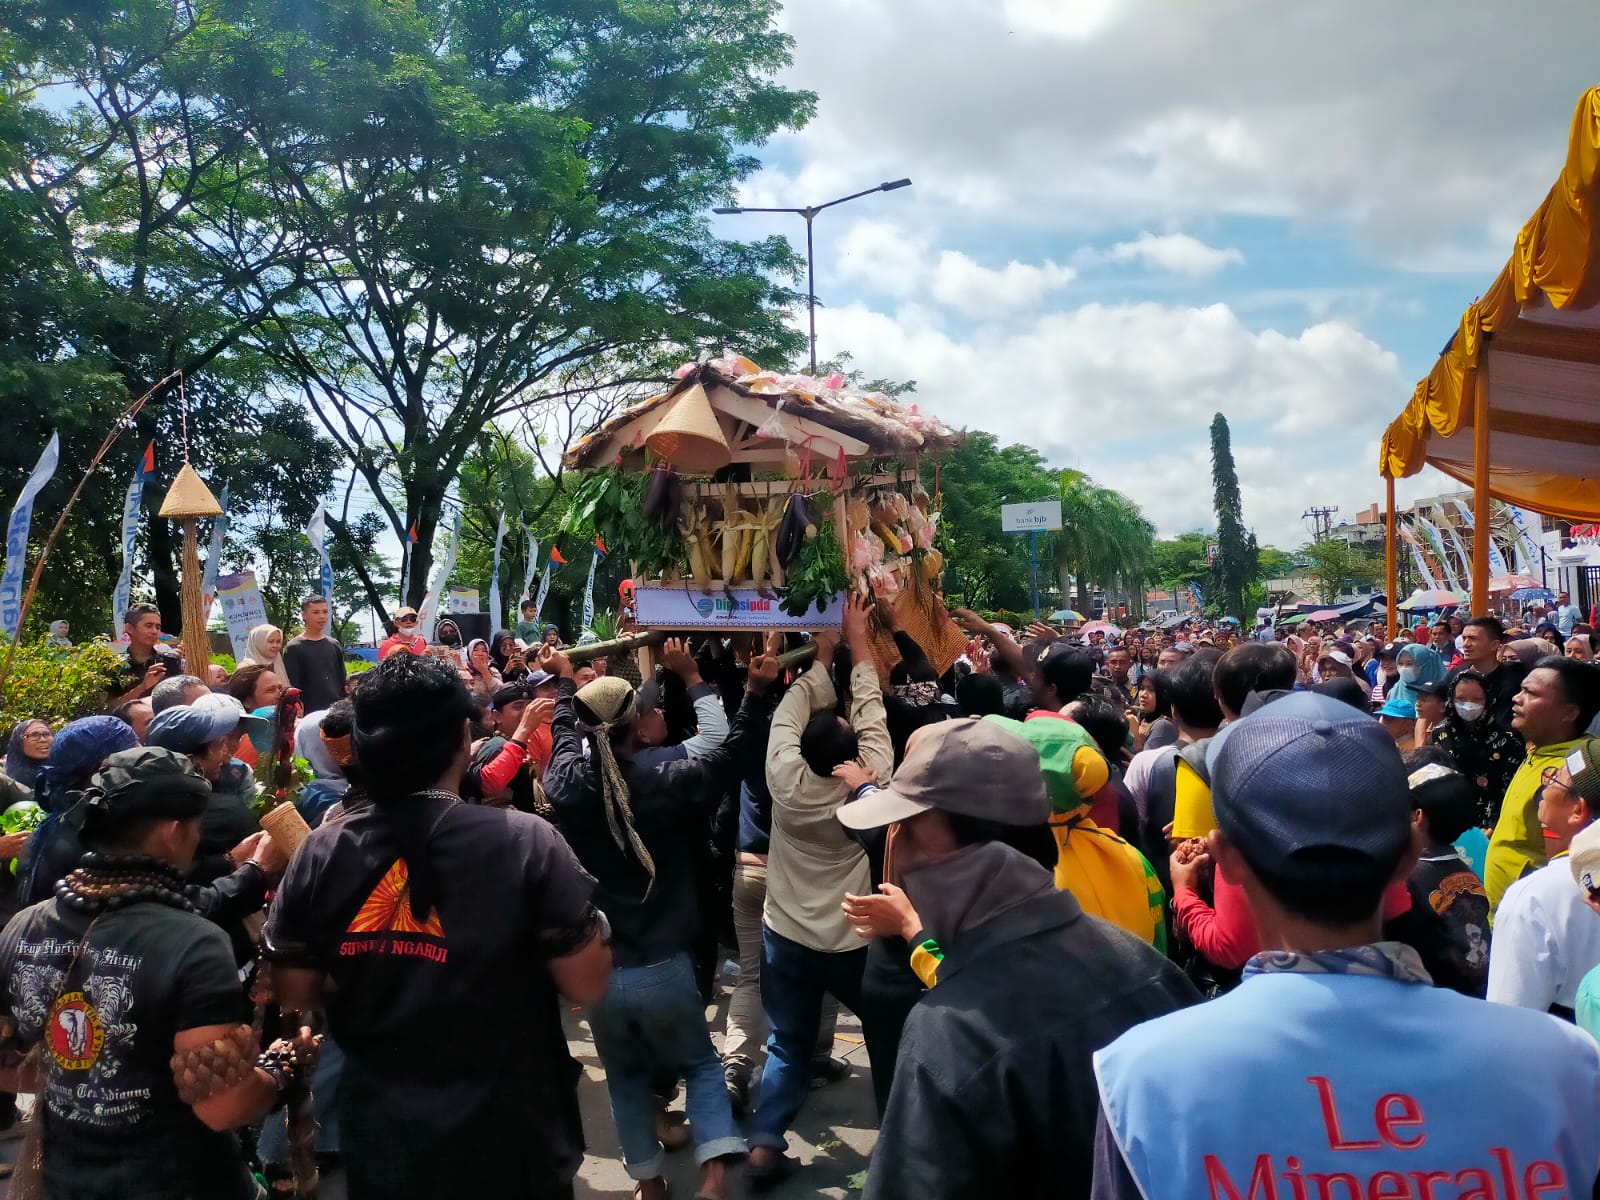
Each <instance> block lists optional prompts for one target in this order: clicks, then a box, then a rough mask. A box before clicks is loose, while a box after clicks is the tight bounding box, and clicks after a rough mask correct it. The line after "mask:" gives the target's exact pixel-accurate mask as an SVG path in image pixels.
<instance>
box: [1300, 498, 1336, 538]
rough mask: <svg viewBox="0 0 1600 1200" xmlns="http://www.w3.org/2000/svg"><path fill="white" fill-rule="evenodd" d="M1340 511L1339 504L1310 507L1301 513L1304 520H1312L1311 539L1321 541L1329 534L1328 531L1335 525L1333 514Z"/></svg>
mask: <svg viewBox="0 0 1600 1200" xmlns="http://www.w3.org/2000/svg"><path fill="white" fill-rule="evenodd" d="M1338 511H1339V506H1338V505H1337V504H1334V505H1331V506H1329V507H1326V508H1308V509H1306V511H1305V512H1303V513H1301V514H1300V519H1301V520H1302V521H1305V520H1309V521H1310V522H1311V540H1312V541H1313V542H1320V541H1322V539H1323V538H1325V537H1327V536H1328V531H1329V530H1330V529H1331V528H1332V527H1333V514H1334V513H1336V512H1338Z"/></svg>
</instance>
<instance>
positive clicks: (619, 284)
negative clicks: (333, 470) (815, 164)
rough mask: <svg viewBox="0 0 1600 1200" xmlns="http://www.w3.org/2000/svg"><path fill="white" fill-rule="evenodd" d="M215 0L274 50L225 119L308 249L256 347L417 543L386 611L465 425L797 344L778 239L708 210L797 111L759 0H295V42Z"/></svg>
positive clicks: (249, 3)
mask: <svg viewBox="0 0 1600 1200" xmlns="http://www.w3.org/2000/svg"><path fill="white" fill-rule="evenodd" d="M237 7H238V8H239V10H240V11H241V13H243V14H247V15H248V19H249V20H250V21H251V22H252V23H253V24H255V25H257V26H258V27H260V28H264V29H270V30H275V31H276V30H281V31H282V35H281V36H278V37H270V36H269V37H262V38H258V39H255V40H254V41H253V42H252V43H251V46H250V51H249V52H248V53H246V54H244V55H242V56H241V58H240V60H239V61H238V62H237V65H236V69H235V71H234V72H233V73H232V78H231V86H230V88H229V89H228V93H227V96H226V104H227V106H228V112H229V115H230V118H231V119H232V120H233V121H234V122H235V123H236V124H237V125H238V126H239V127H240V128H241V129H244V130H246V131H248V133H249V134H250V136H251V138H252V140H253V141H254V142H255V144H258V145H259V146H260V147H261V148H262V153H263V155H264V157H265V160H266V166H267V171H268V174H269V177H270V179H271V181H272V187H273V196H274V199H275V203H276V210H275V219H276V220H277V221H278V222H279V223H280V224H282V225H283V226H285V227H287V228H291V229H295V230H297V231H299V232H300V234H301V235H302V236H303V237H304V238H305V239H306V240H307V241H308V243H309V244H311V245H313V246H314V247H315V248H316V249H315V253H314V255H313V256H312V260H311V262H310V265H309V268H308V270H309V275H310V279H309V284H308V287H307V289H306V291H305V293H304V297H303V299H302V301H301V302H300V303H299V304H297V305H295V306H294V307H292V308H288V309H280V310H279V311H277V312H276V313H275V316H274V320H273V323H272V327H271V330H270V335H271V336H269V337H264V338H263V339H262V340H261V345H262V347H263V349H264V350H266V351H267V352H269V353H270V354H272V355H273V356H274V357H275V358H276V359H277V360H278V361H279V362H281V363H282V364H283V365H284V366H285V367H286V368H287V369H288V370H289V371H291V372H292V373H293V375H294V376H295V377H296V378H297V379H298V381H299V383H300V385H301V387H302V388H303V390H304V392H305V395H306V398H307V400H308V402H309V404H310V406H311V408H312V411H314V412H315V413H316V414H317V416H318V417H319V419H320V420H321V421H322V422H323V424H324V426H325V428H326V430H327V432H328V433H329V435H330V436H332V437H333V438H334V439H335V440H336V441H337V442H338V443H339V444H340V446H341V447H342V449H343V450H344V452H345V453H346V455H348V456H349V458H350V459H351V461H353V462H354V464H355V465H356V468H357V470H358V471H359V472H360V473H361V474H362V476H363V477H364V478H365V479H366V480H367V482H368V483H369V485H370V486H371V488H372V490H373V491H374V492H375V493H377V494H379V495H380V496H384V497H385V499H384V500H383V507H384V512H385V515H386V517H387V518H388V520H389V522H390V525H391V527H392V528H393V530H394V532H395V534H396V536H398V537H401V538H404V537H405V535H406V532H407V530H408V529H410V528H411V527H413V526H415V528H416V530H417V535H418V541H417V545H416V549H415V552H414V560H413V566H412V571H411V576H410V587H411V595H410V596H408V597H407V599H408V600H410V601H412V602H415V601H416V600H417V599H418V598H419V597H420V595H421V590H422V588H423V586H424V580H425V579H426V576H427V574H428V572H429V569H430V567H431V560H432V553H431V547H432V542H433V535H434V532H435V529H436V528H437V525H438V523H439V520H440V515H441V510H442V505H443V502H444V498H445V495H446V491H447V489H448V488H449V487H450V485H451V483H452V481H453V480H454V478H455V476H456V474H457V472H458V471H459V469H460V468H461V466H462V464H463V462H464V461H465V460H466V457H467V455H468V454H469V453H470V452H471V450H472V448H473V446H474V444H475V442H476V441H477V438H478V436H479V433H480V431H481V430H482V429H483V428H484V427H485V426H486V425H488V424H490V423H494V422H497V421H502V420H505V419H507V418H513V417H525V418H528V419H529V420H530V421H531V422H532V423H533V424H534V425H537V424H538V423H539V420H540V419H541V418H542V416H543V415H544V413H545V410H546V408H547V406H548V405H550V404H552V403H556V402H559V401H561V400H563V399H568V398H571V397H574V396H578V397H582V396H587V395H591V394H595V393H597V392H598V393H600V394H602V395H603V394H604V388H605V385H606V384H607V383H608V382H614V381H631V382H633V383H639V382H642V381H646V380H655V379H661V378H664V377H665V376H666V374H667V372H668V369H669V367H670V366H672V365H676V362H677V361H681V359H682V358H683V357H685V356H688V357H692V356H693V355H694V353H695V352H696V351H698V350H699V349H700V348H718V347H724V346H734V347H737V348H739V349H740V350H742V351H744V352H746V353H750V354H752V355H754V356H757V357H760V356H761V355H764V354H765V355H768V356H769V357H770V358H771V359H772V360H774V361H778V360H782V359H784V358H786V357H787V355H788V354H789V353H791V352H792V351H793V350H795V349H796V348H797V345H798V337H797V335H796V334H795V333H794V332H793V331H792V330H791V329H790V328H789V327H788V326H787V325H786V324H785V322H784V319H783V310H784V309H785V308H786V307H787V306H788V305H789V304H790V303H791V301H792V300H793V295H792V293H791V292H790V291H789V290H788V288H787V287H786V286H784V285H783V284H781V283H780V282H777V280H778V279H779V278H781V277H783V276H785V275H786V274H789V273H792V272H793V270H794V266H795V263H794V258H793V254H792V252H791V250H790V248H789V246H788V243H787V242H785V241H783V240H782V239H779V238H773V239H769V240H767V241H764V242H759V243H736V242H723V241H719V240H717V239H716V238H714V237H713V236H712V235H711V233H710V231H709V226H708V223H707V217H706V214H707V213H708V212H709V210H710V208H711V207H712V206H713V205H714V204H716V203H718V202H720V201H725V200H726V199H727V198H728V197H729V196H730V194H731V192H732V188H733V186H734V184H735V183H736V182H737V181H738V180H740V179H741V178H743V177H744V176H746V175H748V174H749V173H750V172H751V171H752V170H754V168H755V167H756V165H757V163H756V160H755V159H754V158H752V157H751V156H750V155H749V154H748V153H747V152H746V151H745V149H744V148H745V147H749V146H754V145H759V144H760V143H761V142H763V141H764V140H765V139H766V138H767V137H768V136H769V135H771V134H772V133H774V132H776V131H777V130H780V129H784V128H794V127H798V126H799V125H800V124H802V123H803V122H804V121H805V120H806V119H807V118H808V117H809V115H810V113H811V111H812V107H813V98H812V97H811V95H810V94H809V93H804V92H795V91H791V90H788V89H785V88H783V87H780V86H778V85H777V84H775V83H773V82H772V79H771V77H772V75H773V74H774V73H775V72H776V71H778V70H779V69H780V68H782V67H783V66H784V65H786V64H787V62H788V61H789V55H790V42H789V39H788V37H787V35H784V34H781V33H779V32H778V31H777V30H776V28H775V26H774V17H775V13H776V8H777V5H776V3H775V0H682V2H680V3H676V4H672V5H662V4H656V3H647V2H644V0H600V2H597V3H586V4H571V3H563V2H557V0H465V2H464V3H459V4H450V5H430V6H420V7H416V8H411V7H402V6H396V5H393V4H390V3H387V2H386V0H357V2H355V3H339V4H334V3H331V2H321V3H318V2H310V3H305V4H299V5H295V6H292V8H290V9H289V10H287V11H290V12H292V14H293V17H292V21H293V24H292V28H285V24H286V21H285V18H284V16H283V14H284V12H285V11H286V10H285V7H284V6H282V5H281V4H280V3H279V2H278V0H237ZM330 96H335V97H338V98H339V103H336V104H329V103H328V102H327V98H328V97H330ZM391 483H393V484H394V486H395V490H396V491H397V492H398V496H397V497H396V499H394V500H392V501H391V500H389V499H388V498H387V493H386V488H387V487H388V485H390V484H391ZM372 599H373V602H374V603H375V604H376V605H378V606H379V607H380V608H381V607H382V605H383V602H384V598H383V597H380V596H374V597H372Z"/></svg>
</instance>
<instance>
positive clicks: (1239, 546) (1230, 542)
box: [1211, 413, 1258, 620]
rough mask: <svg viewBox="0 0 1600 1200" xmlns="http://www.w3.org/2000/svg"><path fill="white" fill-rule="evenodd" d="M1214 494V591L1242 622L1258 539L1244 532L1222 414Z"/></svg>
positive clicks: (1215, 428) (1216, 422) (1214, 439)
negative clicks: (1215, 541) (1245, 596)
mask: <svg viewBox="0 0 1600 1200" xmlns="http://www.w3.org/2000/svg"><path fill="white" fill-rule="evenodd" d="M1211 492H1212V505H1213V507H1214V508H1215V509H1216V514H1217V554H1216V557H1215V558H1214V559H1213V560H1212V562H1211V588H1212V591H1213V593H1214V594H1215V596H1216V600H1217V603H1218V604H1220V605H1221V606H1222V607H1223V608H1224V609H1225V610H1226V611H1227V613H1229V614H1231V615H1234V616H1238V617H1239V618H1240V619H1241V620H1242V619H1243V614H1242V613H1241V612H1240V610H1241V609H1243V608H1244V590H1245V588H1246V587H1247V586H1249V585H1250V584H1251V583H1252V582H1254V581H1255V577H1256V557H1257V553H1258V551H1257V547H1256V535H1255V534H1253V533H1248V532H1246V530H1245V526H1244V512H1243V505H1242V503H1241V502H1240V500H1239V473H1238V471H1236V470H1235V469H1234V465H1233V442H1232V437H1231V435H1230V434H1229V432H1228V418H1227V417H1225V416H1223V415H1222V414H1221V413H1218V414H1217V415H1216V416H1215V417H1213V418H1212V420H1211Z"/></svg>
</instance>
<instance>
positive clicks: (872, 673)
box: [844, 593, 894, 783]
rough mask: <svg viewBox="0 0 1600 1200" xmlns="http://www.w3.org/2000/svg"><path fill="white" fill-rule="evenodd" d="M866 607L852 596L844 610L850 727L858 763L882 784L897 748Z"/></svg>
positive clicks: (887, 777) (885, 779)
mask: <svg viewBox="0 0 1600 1200" xmlns="http://www.w3.org/2000/svg"><path fill="white" fill-rule="evenodd" d="M867 612H868V609H867V605H866V602H865V601H863V600H862V599H861V598H860V597H859V596H856V595H855V594H853V593H852V594H851V597H850V602H849V603H848V604H847V605H846V606H845V610H844V636H845V640H846V641H847V642H848V643H849V645H850V661H851V662H852V663H854V664H855V665H854V666H852V667H851V668H850V727H851V728H852V729H854V730H855V731H856V742H857V745H858V746H859V747H860V752H859V754H858V755H857V761H859V762H860V763H861V765H862V766H863V767H865V768H866V769H867V770H868V771H870V772H872V774H873V776H874V777H875V778H877V779H878V780H879V781H880V782H884V783H887V782H888V780H889V776H890V775H891V774H892V773H893V772H894V745H893V744H892V743H891V742H890V740H889V717H888V713H887V712H886V711H885V710H884V707H883V689H882V687H881V686H880V684H879V683H878V668H877V665H876V664H875V663H874V661H873V658H872V639H871V637H870V636H869V635H868V633H867Z"/></svg>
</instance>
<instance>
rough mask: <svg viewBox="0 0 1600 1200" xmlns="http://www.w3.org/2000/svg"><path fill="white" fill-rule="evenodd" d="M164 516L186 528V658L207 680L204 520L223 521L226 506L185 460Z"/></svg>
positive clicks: (192, 671)
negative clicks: (202, 549)
mask: <svg viewBox="0 0 1600 1200" xmlns="http://www.w3.org/2000/svg"><path fill="white" fill-rule="evenodd" d="M160 515H161V516H163V517H167V518H170V519H171V520H175V521H177V522H178V523H179V524H180V525H181V526H182V527H183V579H182V584H181V586H180V588H179V598H180V599H181V601H182V604H183V657H184V662H185V664H186V667H187V670H188V672H189V674H191V675H200V676H202V677H203V676H204V675H205V673H206V666H207V665H208V664H209V663H210V662H211V647H210V645H209V644H208V643H207V641H206V618H205V605H204V603H203V602H202V599H201V596H200V579H201V572H200V518H201V517H219V516H221V515H222V506H221V505H220V504H218V503H217V498H216V497H215V496H213V495H212V494H211V489H210V488H208V487H206V485H205V481H204V480H202V479H201V478H200V476H199V474H198V473H197V472H196V471H195V469H194V468H193V467H191V466H190V465H189V463H188V461H187V460H185V462H184V464H183V466H182V467H180V468H179V469H178V475H177V478H175V479H174V480H173V481H172V486H171V487H170V488H168V489H167V496H166V499H165V500H163V501H162V502H161V513H160Z"/></svg>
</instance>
